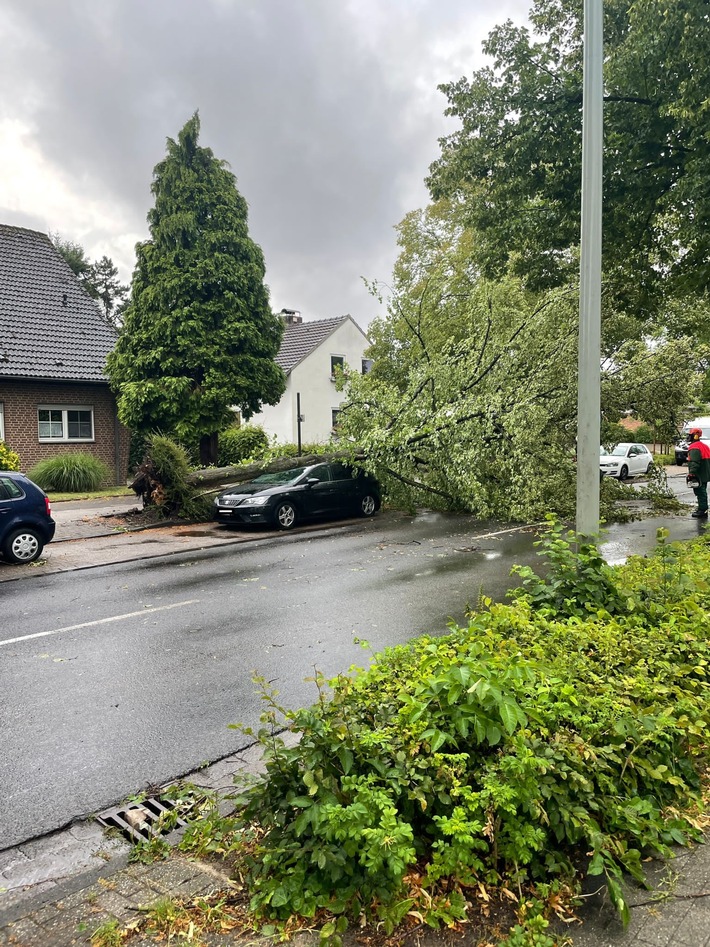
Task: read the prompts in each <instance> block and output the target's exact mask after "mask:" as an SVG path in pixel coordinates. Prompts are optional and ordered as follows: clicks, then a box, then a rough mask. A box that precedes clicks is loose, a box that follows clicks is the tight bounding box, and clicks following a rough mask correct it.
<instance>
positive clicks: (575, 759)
mask: <svg viewBox="0 0 710 947" xmlns="http://www.w3.org/2000/svg"><path fill="white" fill-rule="evenodd" d="M571 538H572V537H571V536H567V537H565V536H564V535H563V534H562V533H561V531H560V530H559V529H557V528H554V529H553V531H552V534H551V536H550V537H548V539H547V540H545V543H544V547H543V552H544V554H545V555H546V557H547V558H548V560H550V562H549V565H550V570H549V578H548V579H546V580H542V579H540V578H538V577H537V576H535V575H534V574H533V573H531V572H530V571H529V570H525V569H523V570H519V574H521V575H522V578H523V586H522V587H521V588H520V589H518V590H516V591H515V592H513V593H512V603H511V604H493V603H491V602H489V601H484V602H483V603H482V608H481V610H480V611H479V612H478V613H475V614H473V615H472V617H471V619H470V623H469V624H468V626H467V627H456V626H451V630H450V633H449V634H448V635H447V636H446V637H443V638H429V637H422V638H418V639H415V640H413V641H412V642H411V643H409V644H408V645H404V646H401V647H397V648H392V649H389V650H387V651H385V652H384V653H383V654H381V655H379V656H377V658H376V660H375V662H374V664H373V665H372V667H371V668H370V669H369V670H368V671H366V672H359V673H358V672H355V671H354V672H353V673H351V674H350V675H343V676H340V677H338V678H336V679H335V680H333V681H331V682H329V683H330V687H331V688H332V692H331V694H330V695H328V694H327V692H326V691H327V682H326V681H325V680H324V679H323V678H322V677H320V676H317V678H316V683H317V685H318V687H319V691H320V695H319V700H318V702H317V703H316V704H315V706H313V707H311V708H308V709H302V710H297V711H290V710H284V709H283V708H280V707H278V705H277V703H276V701H275V696H274V695H273V694H271V693H270V692H269V691H268V689H267V688H266V685H265V684H263V683H262V687H263V691H264V696H265V698H266V700H267V701H268V702H269V704H270V710H269V711H268V712H267V713H266V714H265V715H264V717H263V718H262V720H263V722H264V724H265V726H264V728H263V729H262V730H261V731H260V733H259V734H258V739H259V740H260V742H261V743H262V744H263V748H264V752H265V757H266V773H265V776H264V777H263V778H261V779H260V780H259V781H257V782H256V783H255V784H254V785H253V786H251V787H249V788H247V789H246V790H245V791H244V794H243V796H242V802H243V804H244V809H243V811H242V813H241V816H240V826H241V828H242V830H243V832H245V833H246V838H247V839H248V840H249V842H248V846H247V854H246V855H244V856H243V857H244V858H245V861H246V870H247V873H248V878H249V884H250V888H251V892H252V902H251V903H252V908H253V909H254V910H255V911H256V912H257V913H259V914H261V915H262V916H267V917H271V918H277V919H279V918H280V919H285V918H288V917H289V916H292V915H301V916H305V917H313V916H314V915H315V914H316V913H317V912H322V911H323V910H325V911H327V912H330V913H331V914H333V915H344V916H345V917H347V916H350V917H351V918H357V917H360V916H362V915H363V914H364V915H365V916H369V917H375V918H377V919H379V920H380V921H382V922H383V923H384V925H385V928H386V929H387V930H391V929H392V928H393V927H394V926H395V925H396V924H398V923H399V922H400V921H401V920H402V919H403V918H404V917H405V916H406V915H407V914H408V913H409V912H412V913H413V914H414V916H419V917H421V918H423V919H424V920H425V921H426V922H427V923H428V924H431V925H432V926H436V925H437V924H439V923H442V922H443V923H450V922H453V921H455V920H456V919H460V918H463V917H465V916H466V914H467V911H468V910H469V906H470V904H469V903H470V902H471V901H474V902H475V901H476V899H477V898H478V899H481V900H485V899H487V898H488V897H493V895H494V892H495V891H499V892H503V893H504V894H505V893H507V894H506V896H507V895H510V896H511V897H512V898H513V899H514V900H515V899H516V898H517V896H518V895H517V893H518V892H521V891H524V890H526V891H530V890H531V888H533V889H534V888H535V886H537V890H538V891H543V890H547V891H549V890H550V889H549V887H547V888H545V886H546V885H549V884H550V883H551V882H552V883H555V882H556V881H557V882H559V883H563V882H564V883H565V884H572V885H573V884H574V883H575V881H576V880H578V879H579V877H580V876H581V875H583V874H584V873H587V874H590V875H604V876H605V877H606V881H607V885H608V890H609V893H610V896H611V899H612V901H613V903H614V904H615V905H616V907H617V908H618V910H619V911H620V913H621V915H622V917H623V918H624V919H626V918H627V916H628V909H627V906H626V904H625V902H624V899H623V896H622V892H621V887H620V884H619V882H620V878H621V875H622V873H623V872H624V871H626V872H629V873H630V874H631V875H632V876H633V877H634V878H637V879H639V880H642V879H643V866H642V861H643V859H645V858H646V857H648V856H649V855H664V854H667V853H668V851H669V846H671V845H673V844H676V843H678V844H684V843H686V842H687V841H688V840H690V839H694V838H698V837H699V831H698V829H697V828H696V823H695V822H694V819H693V815H692V812H693V809H694V807H695V806H696V805H698V804H699V800H700V777H699V773H700V771H701V769H702V767H703V765H704V764H705V763H706V762H707V726H708V722H709V720H708V716H709V708H708V701H707V693H708V685H709V684H710V646H709V640H710V585H709V584H708V582H707V578H706V576H707V574H708V571H709V570H710V546H709V545H708V542H707V541H706V540H699V541H697V542H695V543H693V544H689V545H688V546H687V547H681V546H675V545H674V546H667V545H665V544H664V543H662V544H661V545H660V547H659V549H658V551H657V552H656V554H655V555H653V556H651V557H649V558H648V559H640V558H639V559H633V560H631V561H630V562H629V564H627V565H626V566H624V567H620V568H614V569H612V568H610V567H607V566H605V565H604V564H603V563H602V561H601V559H600V558H599V556H598V553H597V552H596V550H595V549H594V548H593V547H591V546H589V545H583V546H582V547H581V548H580V549H579V551H578V552H575V549H574V548H573V545H572V543H571ZM575 573H576V574H577V575H578V576H579V581H576V580H575ZM284 719H285V722H286V726H287V727H288V729H289V730H291V731H293V732H294V733H296V734H298V735H299V737H300V740H299V742H298V744H297V745H295V746H286V745H285V743H284V742H282V740H281V739H280V738H279V737H278V735H277V730H278V727H279V726H280V725H282V723H281V721H282V720H284ZM522 900H524V898H523V899H522ZM321 917H322V914H321ZM330 927H332V929H333V931H337V932H341V931H342V925H339V924H337V923H335V922H333V923H331V925H330ZM330 927H329V928H328V930H330ZM521 942H522V941H521ZM525 942H526V943H527V941H525ZM543 942H544V943H552V941H548V940H547V939H546V938H545V939H544V940H542V939H541V940H538V941H535V943H543Z"/></svg>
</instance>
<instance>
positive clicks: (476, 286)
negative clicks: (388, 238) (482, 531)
mask: <svg viewBox="0 0 710 947" xmlns="http://www.w3.org/2000/svg"><path fill="white" fill-rule="evenodd" d="M399 238H400V245H401V246H402V253H401V256H400V258H399V260H398V262H397V265H396V268H395V273H394V280H393V284H392V286H391V288H390V298H389V302H388V308H389V314H388V315H387V316H386V317H384V318H382V319H380V320H377V321H375V323H373V325H372V326H371V327H370V337H371V338H372V340H373V345H372V348H371V350H370V354H371V355H372V357H373V358H374V364H373V369H372V371H371V372H370V373H369V374H368V375H365V376H355V375H353V376H352V377H351V379H350V386H349V389H348V398H349V401H348V405H347V406H346V407H345V409H344V410H343V411H342V412H341V415H340V418H341V419H342V420H341V424H340V427H341V429H342V432H343V434H344V435H351V436H353V437H354V438H355V439H356V440H357V443H358V444H359V446H360V447H361V448H362V449H363V450H364V452H365V453H366V455H367V457H368V461H369V463H370V464H371V466H372V467H373V469H375V470H376V471H377V473H378V475H380V476H381V477H383V479H385V480H386V481H387V483H388V486H389V489H390V492H391V494H393V495H395V496H396V495H399V497H400V498H402V499H404V500H407V499H408V500H409V502H412V498H414V502H415V503H417V502H419V503H422V502H423V503H426V504H432V503H433V504H434V505H439V506H443V507H448V508H451V507H453V508H457V507H458V508H463V509H468V510H471V511H474V512H476V513H478V514H481V515H497V516H508V517H513V518H514V517H516V516H518V517H526V516H530V515H535V513H536V512H538V513H541V512H543V511H544V510H546V509H551V508H555V503H554V502H553V501H554V499H555V498H557V499H558V500H559V503H558V504H557V508H559V506H560V505H563V506H564V505H565V504H566V508H567V510H568V511H569V509H571V506H570V504H571V503H572V502H573V493H574V485H573V482H572V481H571V479H570V477H569V470H570V469H571V462H572V451H571V446H573V443H574V431H573V423H574V414H575V411H576V400H575V398H574V395H573V394H571V392H573V389H574V373H575V369H576V344H577V343H576V311H577V301H576V297H575V295H574V294H573V293H570V292H566V291H564V290H557V291H554V292H550V293H548V294H544V295H536V294H533V293H531V292H529V291H527V290H525V289H524V288H523V287H522V285H521V283H520V280H518V279H515V278H513V277H508V278H506V279H501V280H499V281H497V282H491V281H488V280H485V279H480V278H479V276H478V274H477V272H476V270H475V268H474V267H473V266H472V265H471V241H472V239H473V236H472V234H471V232H470V231H469V230H468V229H467V228H465V227H462V226H461V225H460V223H459V221H458V220H457V211H456V208H455V207H454V206H452V205H450V204H448V203H446V202H443V203H441V204H438V205H433V206H432V207H430V208H428V209H427V210H426V211H418V212H414V213H412V214H410V215H408V216H407V217H406V218H405V220H404V221H403V223H402V224H401V225H400V228H399ZM560 458H563V461H564V462H563V463H562V464H560ZM418 485H421V487H423V488H425V489H419V486H418ZM412 491H414V492H412ZM563 498H564V499H563Z"/></svg>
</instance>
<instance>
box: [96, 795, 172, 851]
mask: <svg viewBox="0 0 710 947" xmlns="http://www.w3.org/2000/svg"><path fill="white" fill-rule="evenodd" d="M177 805H178V803H177V801H176V800H174V799H165V798H160V797H157V796H155V797H153V798H151V799H145V800H144V801H143V802H141V803H131V804H129V805H123V806H116V807H115V808H113V809H107V810H106V811H105V812H102V813H101V814H100V815H97V816H96V821H97V822H100V823H101V825H104V826H106V828H109V829H118V831H119V832H120V833H121V835H123V836H124V837H125V838H127V839H128V841H129V842H147V841H149V840H150V839H152V838H157V837H158V836H160V835H167V834H168V832H172V830H173V829H175V828H177V827H178V826H179V825H187V822H186V821H185V819H183V818H182V817H181V816H180V815H178V813H177V812H174V811H173V810H174V809H175V808H176V807H177Z"/></svg>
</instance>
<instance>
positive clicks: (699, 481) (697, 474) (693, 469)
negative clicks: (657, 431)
mask: <svg viewBox="0 0 710 947" xmlns="http://www.w3.org/2000/svg"><path fill="white" fill-rule="evenodd" d="M688 434H689V437H690V446H689V447H688V477H687V481H686V482H687V484H688V486H689V487H692V488H693V493H694V494H695V497H696V499H697V501H698V508H697V510H693V513H692V515H693V516H695V517H696V518H698V519H699V518H703V519H707V515H708V481H709V480H710V447H708V445H707V444H704V443H703V441H701V440H700V438H701V437H702V436H703V432H702V430H701V429H700V428H699V427H691V429H690V431H689V432H688Z"/></svg>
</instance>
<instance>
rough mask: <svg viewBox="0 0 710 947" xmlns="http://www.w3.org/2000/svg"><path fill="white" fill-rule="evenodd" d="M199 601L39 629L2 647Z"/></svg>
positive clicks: (9, 641)
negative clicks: (64, 626) (49, 628)
mask: <svg viewBox="0 0 710 947" xmlns="http://www.w3.org/2000/svg"><path fill="white" fill-rule="evenodd" d="M199 601H200V600H199V598H191V599H188V601H186V602H174V603H173V604H172V605H156V606H155V607H154V608H142V609H141V610H140V611H139V612H126V614H125V615H112V616H111V618H97V619H96V621H84V622H82V623H81V624H80V625H67V627H66V628H55V629H54V630H53V631H38V632H36V634H34V635H22V636H21V637H19V638H8V639H7V640H6V641H0V647H1V646H2V645H5V644H16V643H17V642H18V641H29V640H30V639H31V638H46V637H47V635H58V634H61V632H63V631H79V630H80V629H81V628H94V627H95V626H96V625H106V624H108V622H110V621H123V619H124V618H136V617H137V616H138V615H150V614H152V613H153V612H166V611H168V609H170V608H182V607H183V606H185V605H197V603H198V602H199Z"/></svg>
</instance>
